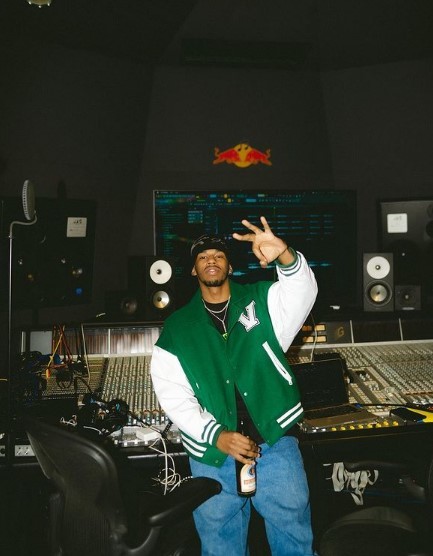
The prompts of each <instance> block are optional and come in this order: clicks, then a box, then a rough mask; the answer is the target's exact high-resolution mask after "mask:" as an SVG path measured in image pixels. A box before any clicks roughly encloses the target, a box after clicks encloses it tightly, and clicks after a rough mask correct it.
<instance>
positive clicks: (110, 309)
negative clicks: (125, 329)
mask: <svg viewBox="0 0 433 556" xmlns="http://www.w3.org/2000/svg"><path fill="white" fill-rule="evenodd" d="M139 309H140V300H139V299H138V298H137V296H136V295H135V294H133V293H131V292H129V291H128V290H115V291H109V292H106V294H105V320H108V321H111V322H125V321H136V320H140V317H139Z"/></svg>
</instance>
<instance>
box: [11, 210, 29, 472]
mask: <svg viewBox="0 0 433 556" xmlns="http://www.w3.org/2000/svg"><path fill="white" fill-rule="evenodd" d="M36 222H37V217H36V213H35V215H34V218H33V220H32V221H31V222H19V221H17V220H15V221H13V222H11V224H10V226H9V236H8V238H9V288H8V353H7V367H8V376H7V380H8V396H7V426H6V444H5V458H6V464H7V465H10V464H11V463H12V460H13V456H14V450H15V446H14V442H13V440H12V421H13V418H12V411H13V397H12V266H13V264H12V263H13V257H12V252H13V249H12V244H13V227H14V225H15V224H18V225H20V226H32V225H33V224H36Z"/></svg>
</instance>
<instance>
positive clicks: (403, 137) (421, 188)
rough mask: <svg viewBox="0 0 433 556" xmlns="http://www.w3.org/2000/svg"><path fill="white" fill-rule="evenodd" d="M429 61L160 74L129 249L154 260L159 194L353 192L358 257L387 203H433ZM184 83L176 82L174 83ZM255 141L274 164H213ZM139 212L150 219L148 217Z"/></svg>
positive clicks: (372, 243)
mask: <svg viewBox="0 0 433 556" xmlns="http://www.w3.org/2000/svg"><path fill="white" fill-rule="evenodd" d="M432 65H433V62H432V60H413V61H407V60H406V61H402V62H398V63H389V64H380V65H371V66H366V67H357V68H345V69H339V70H329V71H322V72H314V71H283V70H278V69H273V70H272V69H268V70H263V69H251V68H250V69H233V68H229V67H228V68H186V69H185V68H183V69H179V68H171V67H168V68H160V69H159V70H158V71H157V72H156V74H155V79H154V85H153V91H152V99H151V103H150V112H149V121H148V127H147V133H146V145H145V150H144V155H143V163H142V172H141V177H140V183H139V188H138V194H137V211H136V213H135V221H134V228H133V236H132V241H131V250H132V251H133V252H134V253H136V254H138V253H141V254H145V253H152V252H153V251H152V250H153V245H152V239H153V236H152V233H149V227H148V226H143V222H148V221H149V220H150V219H151V218H152V190H153V189H176V188H179V189H191V188H192V189H194V188H196V189H216V190H222V189H228V188H235V189H236V188H239V189H242V188H244V189H248V188H252V189H265V190H266V189H304V188H305V189H320V188H333V187H335V188H337V189H355V190H356V191H357V198H358V246H357V250H358V260H359V276H358V282H359V284H358V290H359V303H360V305H362V297H361V296H362V290H361V279H362V272H361V271H362V254H363V252H376V251H377V250H378V249H379V243H378V226H377V224H378V222H377V220H378V219H377V214H376V204H377V201H378V199H380V198H409V197H422V196H424V197H427V198H428V197H431V195H432V191H433V189H432V178H431V176H432V175H433V159H432V157H431V154H430V151H431V145H432V144H433V102H432V98H433V96H432V95H433V72H432ZM172 83H176V87H173V86H171V84H172ZM244 138H246V139H248V140H249V141H250V142H251V144H252V145H253V146H255V147H256V148H258V149H260V150H265V149H267V148H271V153H272V166H261V165H258V166H250V167H248V168H242V169H241V168H237V167H236V166H234V165H227V164H221V165H217V166H214V165H213V164H212V160H213V158H214V155H213V148H214V147H215V146H218V147H219V148H220V149H221V150H224V149H226V148H229V147H232V146H234V145H236V144H237V143H239V142H241V141H242V140H243V139H244ZM143 215H146V218H145V220H144V221H143Z"/></svg>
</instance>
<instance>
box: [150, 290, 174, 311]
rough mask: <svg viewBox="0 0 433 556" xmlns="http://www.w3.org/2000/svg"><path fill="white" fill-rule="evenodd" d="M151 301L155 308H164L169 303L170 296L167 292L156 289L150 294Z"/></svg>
mask: <svg viewBox="0 0 433 556" xmlns="http://www.w3.org/2000/svg"><path fill="white" fill-rule="evenodd" d="M152 303H153V306H154V307H156V308H157V309H165V308H166V307H167V306H168V305H169V303H170V296H169V295H168V293H167V292H164V291H157V292H155V293H154V294H153V296H152Z"/></svg>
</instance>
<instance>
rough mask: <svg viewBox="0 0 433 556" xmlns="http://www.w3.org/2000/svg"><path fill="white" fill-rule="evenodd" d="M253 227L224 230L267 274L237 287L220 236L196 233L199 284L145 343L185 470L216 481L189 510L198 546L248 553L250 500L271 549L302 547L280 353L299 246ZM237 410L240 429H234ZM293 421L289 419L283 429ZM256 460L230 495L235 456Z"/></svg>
mask: <svg viewBox="0 0 433 556" xmlns="http://www.w3.org/2000/svg"><path fill="white" fill-rule="evenodd" d="M261 223H262V226H263V229H260V228H259V227H257V226H255V225H253V224H251V223H250V222H249V221H247V220H243V221H242V224H243V225H244V226H245V227H246V228H247V229H248V230H249V233H247V234H245V235H240V234H236V233H234V234H233V238H234V239H236V240H238V241H247V242H251V244H252V250H253V253H254V255H255V256H256V257H257V258H258V260H259V262H260V265H261V266H262V267H263V268H266V266H267V265H268V264H269V263H271V262H273V261H275V262H276V268H277V274H278V281H277V282H275V283H272V282H268V281H262V282H257V283H255V284H246V285H241V284H237V283H236V282H233V281H232V280H230V279H229V275H230V274H231V273H232V266H231V262H230V255H229V250H228V246H227V244H226V243H225V242H224V241H223V240H222V239H221V238H218V237H210V236H202V237H201V238H199V239H198V240H196V242H195V243H194V244H193V246H192V249H191V255H192V260H193V269H192V275H193V276H196V277H197V279H198V285H199V290H198V291H197V293H196V294H195V295H194V296H193V298H192V300H191V301H190V302H189V303H188V304H187V305H186V306H184V307H182V308H181V309H179V310H178V311H176V312H175V313H173V314H172V315H171V316H170V317H169V318H168V319H167V320H166V322H165V325H164V328H163V331H162V334H161V336H160V338H159V339H158V341H157V342H156V345H155V347H154V351H153V355H152V363H151V373H152V378H153V384H154V388H155V392H156V394H157V396H158V399H159V401H160V403H161V406H162V407H163V409H164V410H165V412H166V413H167V415H168V417H169V418H170V419H171V420H172V421H173V423H175V424H176V425H177V426H178V427H179V429H180V431H181V434H182V441H183V446H184V448H185V450H186V452H187V453H188V455H189V456H190V465H191V471H192V474H193V475H194V476H208V477H213V478H215V479H217V480H218V481H219V482H220V483H221V485H222V492H221V493H220V494H219V495H218V496H215V497H213V498H212V499H210V500H208V501H207V502H205V503H204V504H203V505H202V506H200V507H199V508H198V510H196V512H195V514H194V519H195V524H196V528H197V531H198V533H199V536H200V539H201V543H202V554H203V556H204V555H224V556H242V555H244V554H247V553H248V548H247V533H248V523H249V517H250V509H251V508H250V501H251V502H252V503H253V504H254V507H255V508H256V510H257V511H258V513H259V514H260V515H261V516H262V517H263V519H264V522H265V526H266V532H267V537H268V542H269V545H270V548H271V551H272V554H273V556H307V555H311V554H313V551H312V532H311V520H310V506H309V498H308V487H307V481H306V477H305V471H304V467H303V462H302V459H301V455H300V451H299V446H298V440H297V438H296V437H295V436H294V435H293V432H292V431H293V430H294V429H293V427H294V426H295V425H296V423H297V422H298V421H299V420H300V419H301V417H302V413H303V410H302V406H301V403H300V399H299V391H298V388H297V386H296V382H295V379H294V377H293V375H292V373H291V370H290V367H289V365H288V364H287V360H286V358H285V356H284V353H285V352H286V351H287V349H288V348H289V346H290V344H291V342H292V341H293V338H294V336H295V335H296V334H297V332H298V331H299V329H300V328H301V326H302V324H303V323H304V321H305V319H306V317H307V316H308V314H309V312H310V310H311V308H312V306H313V304H314V301H315V298H316V295H317V284H316V280H315V278H314V274H313V273H312V271H311V269H310V268H309V267H308V264H307V262H306V260H305V258H304V257H303V255H302V254H300V253H297V252H295V251H294V250H293V249H292V248H289V247H288V246H287V244H286V243H285V242H284V241H283V240H282V239H281V238H278V237H276V236H275V235H274V234H273V232H272V230H271V229H270V227H269V225H268V223H267V221H266V219H265V218H264V217H261ZM239 417H242V420H243V421H247V423H248V422H249V425H250V426H249V434H248V436H244V435H242V434H240V433H239V432H236V431H237V421H238V419H239ZM295 429H296V427H295ZM252 458H254V459H256V460H257V464H256V470H257V491H256V493H255V495H254V497H252V498H243V497H241V496H238V494H237V490H236V474H235V460H238V461H240V462H243V463H248V462H250V461H251V459H252Z"/></svg>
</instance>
